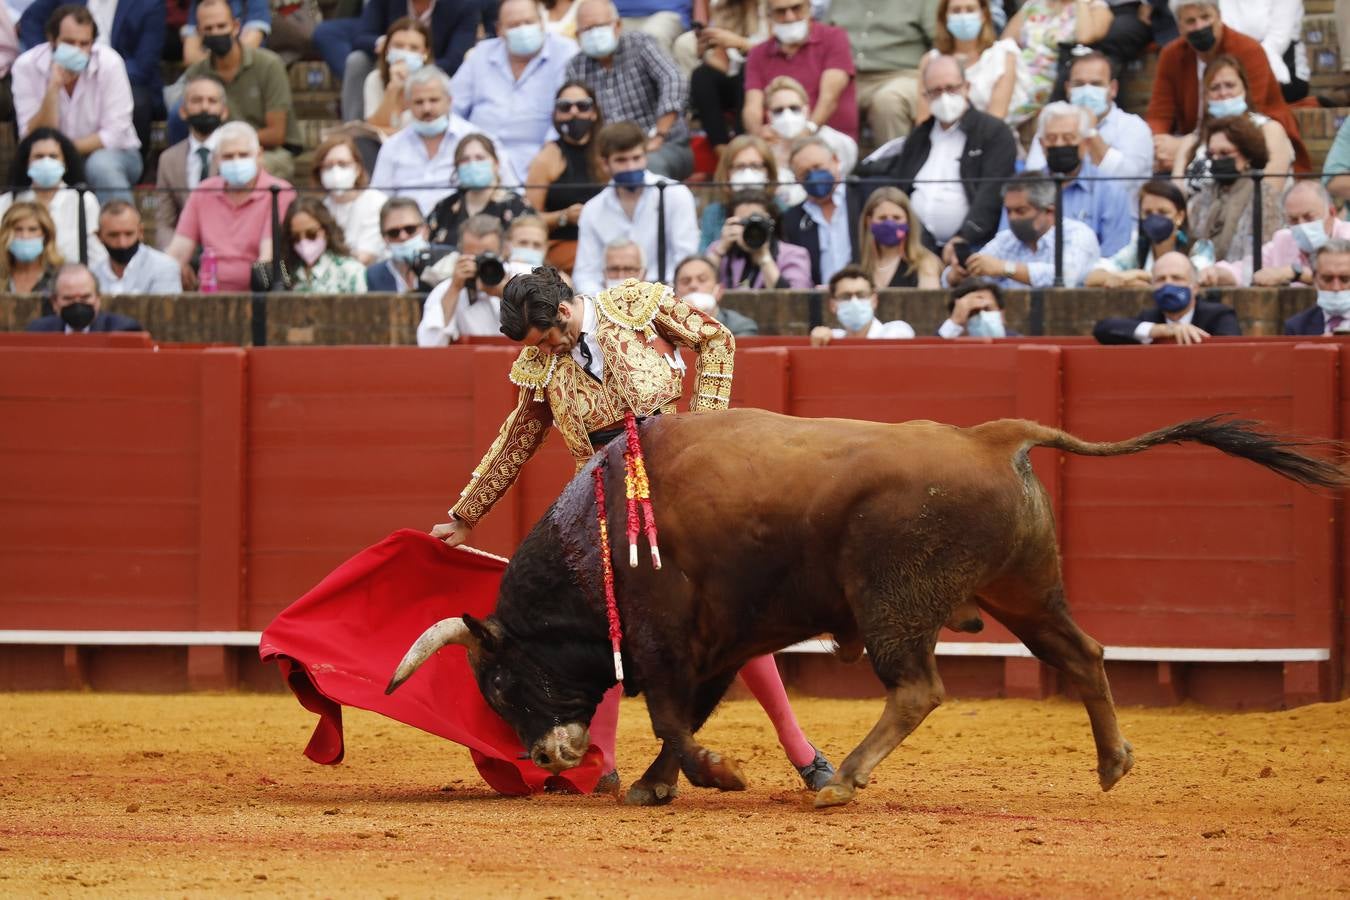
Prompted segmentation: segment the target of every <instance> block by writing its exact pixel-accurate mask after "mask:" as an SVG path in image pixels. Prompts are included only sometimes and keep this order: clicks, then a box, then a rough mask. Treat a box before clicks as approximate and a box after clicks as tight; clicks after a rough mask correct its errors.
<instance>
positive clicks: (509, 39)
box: [506, 23, 544, 56]
mask: <svg viewBox="0 0 1350 900" xmlns="http://www.w3.org/2000/svg"><path fill="white" fill-rule="evenodd" d="M542 46H544V26H542V25H539V24H535V23H531V24H529V25H517V26H516V27H515V28H508V29H507V31H506V49H507V50H508V51H510V53H511V55H512V56H534V55H535V54H536V53H538V52H539V48H540V47H542Z"/></svg>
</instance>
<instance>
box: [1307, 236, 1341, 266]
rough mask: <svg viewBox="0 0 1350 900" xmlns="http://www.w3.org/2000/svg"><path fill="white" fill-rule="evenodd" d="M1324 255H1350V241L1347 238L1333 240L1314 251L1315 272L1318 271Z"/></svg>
mask: <svg viewBox="0 0 1350 900" xmlns="http://www.w3.org/2000/svg"><path fill="white" fill-rule="evenodd" d="M1324 253H1350V241H1347V240H1346V239H1345V238H1331V239H1330V240H1328V241H1327V242H1326V243H1325V244H1323V245H1322V246H1320V247H1318V248H1317V249H1316V250H1315V251H1313V255H1312V264H1313V271H1314V272H1316V271H1317V264H1318V263H1319V262H1321V260H1322V255H1323V254H1324Z"/></svg>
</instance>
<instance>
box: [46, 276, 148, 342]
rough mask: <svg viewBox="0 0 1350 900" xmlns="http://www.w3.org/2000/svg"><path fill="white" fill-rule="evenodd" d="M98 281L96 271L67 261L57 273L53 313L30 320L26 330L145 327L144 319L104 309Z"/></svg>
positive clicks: (140, 329) (140, 328) (120, 329)
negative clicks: (100, 300)
mask: <svg viewBox="0 0 1350 900" xmlns="http://www.w3.org/2000/svg"><path fill="white" fill-rule="evenodd" d="M99 307H100V303H99V296H98V281H97V279H95V278H94V273H93V272H90V271H89V270H88V269H87V268H85V267H84V266H82V265H80V264H79V263H66V264H65V265H64V266H62V267H61V268H60V269H59V270H58V271H57V273H56V282H55V284H54V285H53V287H52V309H53V310H55V312H54V313H53V314H52V315H50V316H42V317H41V318H39V319H34V320H33V321H31V322H29V323H28V327H27V328H26V329H24V330H25V331H47V332H51V331H63V332H65V333H66V334H74V333H76V332H79V333H82V334H90V333H93V332H102V331H144V330H145V329H144V328H142V327H141V323H140V322H137V321H136V320H135V319H133V318H131V317H130V316H119V315H118V314H117V313H105V312H102V311H101V310H100V309H99Z"/></svg>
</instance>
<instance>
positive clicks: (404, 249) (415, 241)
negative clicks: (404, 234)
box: [389, 234, 431, 263]
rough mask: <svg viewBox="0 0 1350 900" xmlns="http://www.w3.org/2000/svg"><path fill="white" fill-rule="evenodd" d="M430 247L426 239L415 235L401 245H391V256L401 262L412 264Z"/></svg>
mask: <svg viewBox="0 0 1350 900" xmlns="http://www.w3.org/2000/svg"><path fill="white" fill-rule="evenodd" d="M429 246H431V245H430V244H428V243H427V239H426V238H424V237H422V235H420V234H415V235H413V236H412V237H410V238H408V239H407V240H406V241H404V242H403V243H401V244H390V245H389V255H390V256H392V257H394V259H396V260H398V261H399V262H405V263H406V262H412V261H413V260H414V259H416V258H417V254H419V253H421V252H422V251H423V250H425V249H427V247H429Z"/></svg>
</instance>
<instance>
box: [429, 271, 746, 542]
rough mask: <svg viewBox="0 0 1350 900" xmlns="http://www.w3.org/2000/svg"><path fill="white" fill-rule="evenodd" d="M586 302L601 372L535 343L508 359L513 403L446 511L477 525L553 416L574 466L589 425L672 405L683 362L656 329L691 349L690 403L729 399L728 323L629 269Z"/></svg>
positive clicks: (732, 345) (587, 451)
mask: <svg viewBox="0 0 1350 900" xmlns="http://www.w3.org/2000/svg"><path fill="white" fill-rule="evenodd" d="M593 302H594V303H595V307H596V314H597V321H598V324H597V326H596V329H595V339H596V342H597V343H598V344H599V345H600V352H601V354H602V355H603V358H604V366H603V373H604V376H603V381H600V382H597V381H596V380H595V379H594V378H592V377H591V376H589V375H588V374H586V372H585V370H584V369H582V367H581V366H579V365H577V363H576V362H575V361H574V360H573V359H572V357H571V356H570V355H562V356H554V355H551V354H549V353H546V352H544V351H542V350H540V349H539V348H537V347H526V348H525V349H524V350H522V351H521V353H520V356H519V358H517V359H516V361H515V363H514V364H513V365H512V366H511V381H512V383H513V384H516V385H518V386H519V387H520V397H519V399H518V400H517V402H516V407H515V409H514V410H512V411H511V414H510V415H508V416H507V417H506V421H505V422H503V423H502V427H501V431H500V432H499V433H498V434H497V439H496V440H494V441H493V442H492V446H491V447H489V448H488V451H487V453H486V454H484V456H483V460H482V462H480V463H479V464H478V467H477V468H475V469H474V470H473V475H472V476H471V477H470V479H469V484H468V486H467V487H465V488H464V490H463V491H462V492H460V496H459V500H458V502H456V503H455V505H454V507H453V508H451V510H450V515H452V516H454V517H455V518H457V519H460V520H462V521H464V522H467V523H468V524H469V525H476V524H477V523H478V520H479V519H481V518H482V517H483V516H485V515H487V513H488V511H489V510H490V509H492V506H493V504H495V503H496V502H497V501H498V500H499V499H500V498H501V496H502V494H504V493H506V490H507V488H509V487H510V486H511V485H512V483H514V482H515V480H516V476H517V475H518V474H519V473H520V467H521V466H523V465H524V464H525V462H526V460H528V459H529V458H530V457H531V456H533V455H534V452H535V451H536V450H538V449H539V446H540V445H541V444H542V443H543V442H544V438H545V437H547V436H548V428H549V426H550V425H557V426H558V430H559V431H561V432H562V435H563V440H564V441H566V442H567V449H568V450H570V451H571V452H572V455H573V457H575V458H576V461H577V467H578V468H580V467H581V466H582V465H583V464H584V463H585V462H586V460H588V459H590V457H591V454H592V453H594V452H595V448H594V447H592V446H591V439H590V433H591V432H593V431H598V430H600V429H603V428H607V427H610V426H612V425H614V424H615V423H618V422H621V421H622V420H623V415H624V413H625V412H626V411H628V410H630V409H631V410H632V411H633V412H634V413H635V414H637V415H639V416H645V415H650V414H651V413H652V412H654V411H656V410H661V411H663V412H673V411H674V407H675V401H676V400H678V399H679V397H680V394H681V392H682V387H683V374H684V372H683V366H680V367H679V368H676V366H675V364H674V363H673V362H672V359H673V358H674V357H673V354H672V356H670V357H668V356H667V355H666V354H664V353H662V351H661V349H660V348H659V346H658V345H657V343H656V339H657V337H658V336H659V337H660V338H662V339H664V340H665V341H668V342H669V343H671V344H675V345H678V346H682V347H688V348H690V349H692V350H693V351H694V352H695V353H697V354H698V361H697V363H696V364H695V368H694V371H695V385H694V397H693V400H692V401H691V403H690V410H691V411H693V412H699V411H701V410H707V409H726V408H727V406H728V405H729V404H730V402H731V378H732V368H733V365H734V357H735V352H736V339H735V338H733V337H732V336H731V332H730V331H728V330H727V328H726V326H724V325H722V324H721V323H720V322H718V321H717V320H716V319H714V318H712V317H711V316H707V315H704V314H703V313H701V312H699V311H698V310H696V309H694V308H693V307H692V306H690V305H689V304H687V303H685V302H684V301H683V300H680V299H678V298H676V297H675V295H674V294H673V293H671V291H670V289H669V288H667V287H666V286H665V285H661V284H650V283H648V282H643V281H638V280H636V279H632V278H630V279H629V280H627V281H625V282H624V283H623V284H621V285H619V286H618V287H614V288H610V289H609V290H606V291H601V292H600V294H599V296H597V297H596V298H595V299H594V301H593Z"/></svg>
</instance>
